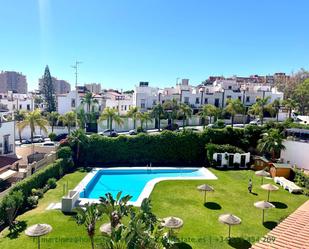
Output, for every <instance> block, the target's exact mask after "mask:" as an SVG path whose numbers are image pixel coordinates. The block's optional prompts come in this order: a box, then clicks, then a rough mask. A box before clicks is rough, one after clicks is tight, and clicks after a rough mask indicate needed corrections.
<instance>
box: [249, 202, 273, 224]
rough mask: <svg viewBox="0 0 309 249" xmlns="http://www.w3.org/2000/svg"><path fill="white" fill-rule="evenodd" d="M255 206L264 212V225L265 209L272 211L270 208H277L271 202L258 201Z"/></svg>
mask: <svg viewBox="0 0 309 249" xmlns="http://www.w3.org/2000/svg"><path fill="white" fill-rule="evenodd" d="M254 206H255V207H256V208H259V209H262V210H263V218H262V223H264V211H265V209H270V208H274V207H275V206H274V205H273V204H271V203H270V202H267V201H258V202H255V203H254Z"/></svg>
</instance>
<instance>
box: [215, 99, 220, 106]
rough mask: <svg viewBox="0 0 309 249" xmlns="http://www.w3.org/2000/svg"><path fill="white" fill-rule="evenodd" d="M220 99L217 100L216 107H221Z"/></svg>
mask: <svg viewBox="0 0 309 249" xmlns="http://www.w3.org/2000/svg"><path fill="white" fill-rule="evenodd" d="M219 103H220V99H215V107H219Z"/></svg>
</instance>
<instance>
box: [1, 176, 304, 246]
mask: <svg viewBox="0 0 309 249" xmlns="http://www.w3.org/2000/svg"><path fill="white" fill-rule="evenodd" d="M212 172H213V173H214V174H215V175H216V176H217V177H218V180H209V181H206V182H207V183H208V184H210V185H212V186H213V187H214V188H215V192H213V193H209V194H208V198H207V201H208V202H212V203H210V204H209V205H208V206H206V207H205V206H204V205H203V195H202V194H201V193H199V192H198V191H197V190H196V187H197V186H198V185H200V184H202V183H204V182H205V181H166V182H161V183H159V184H157V186H156V187H155V189H154V191H153V193H152V195H151V199H152V203H153V208H154V212H155V213H156V214H157V216H158V217H166V216H177V217H180V218H182V219H183V220H184V227H183V228H182V229H181V230H180V232H179V238H181V239H182V240H183V241H185V242H186V243H187V244H190V246H191V247H192V248H197V249H203V248H216V249H217V248H248V247H249V246H250V243H252V244H253V243H254V242H255V241H256V240H257V239H258V238H260V237H262V236H263V235H265V234H266V233H267V232H268V231H269V227H271V226H273V225H274V223H275V222H278V221H279V220H280V219H282V218H284V217H286V216H287V215H288V214H290V213H291V212H293V211H294V210H295V209H296V208H297V207H298V206H300V205H301V204H302V203H304V202H305V201H306V200H307V199H308V198H306V197H305V196H303V195H292V194H290V193H288V192H287V191H284V190H282V189H281V188H280V190H279V191H277V192H273V193H271V196H270V198H271V201H274V202H277V206H278V207H279V208H277V209H275V210H274V209H273V210H268V211H267V212H266V216H265V221H269V223H267V224H266V227H265V226H263V225H262V223H261V218H262V217H261V215H262V211H261V210H258V209H256V208H255V207H254V206H253V203H254V202H255V201H258V200H265V199H266V198H267V193H266V191H264V190H262V189H260V187H259V186H260V178H257V177H255V176H254V175H253V174H254V172H252V171H218V170H212ZM85 174H86V173H83V172H75V173H73V174H69V175H66V176H65V177H64V178H63V179H61V180H60V181H59V182H58V186H57V188H56V189H54V190H50V191H48V192H47V193H46V194H45V196H44V198H43V199H42V200H40V203H39V206H38V207H37V208H36V209H34V210H31V211H29V212H26V213H25V214H23V215H21V216H20V217H18V220H20V221H24V222H25V223H26V225H27V226H29V225H32V224H35V223H48V224H50V225H52V227H53V231H52V233H50V234H49V235H48V236H45V237H44V238H46V239H48V240H49V241H48V242H47V241H43V242H42V247H41V248H42V249H47V248H49V249H54V248H68V249H73V248H74V249H75V248H76V249H78V248H80V249H81V248H90V243H89V241H88V240H87V236H86V233H85V230H84V227H82V226H77V225H76V223H75V221H74V219H73V218H72V217H71V216H68V215H64V214H62V213H61V212H60V211H55V210H52V211H46V210H45V208H46V207H47V206H48V205H49V204H50V203H51V202H59V201H60V198H61V196H62V189H63V184H64V183H66V182H68V183H69V188H73V187H74V186H75V185H77V183H78V182H79V181H80V180H81V179H82V178H83V177H84V176H85ZM249 178H252V179H253V192H254V193H256V195H253V194H249V193H248V191H247V184H248V180H249ZM266 182H267V181H266ZM228 212H230V213H233V214H235V215H237V216H239V217H240V218H241V219H242V224H241V225H238V226H235V227H232V232H231V234H232V237H235V238H237V237H238V238H241V239H234V240H231V243H230V244H228V243H227V242H226V241H225V238H226V236H227V233H228V227H227V226H225V225H223V224H221V223H219V222H218V216H219V215H220V214H223V213H228ZM104 221H106V219H104V220H102V221H100V222H99V224H98V227H99V225H100V224H102V223H103V222H104ZM7 234H8V232H7V231H4V232H3V233H2V235H1V236H2V237H1V238H0V248H1V249H9V248H23V249H32V248H35V246H36V244H35V243H36V241H34V240H32V239H30V238H28V237H26V236H25V235H24V234H23V233H21V234H20V235H19V236H18V237H17V238H9V237H8V236H7ZM101 239H102V237H101V236H100V235H99V233H98V236H97V241H98V243H99V241H100V240H101ZM191 247H189V246H184V247H183V248H191ZM98 248H100V247H98Z"/></svg>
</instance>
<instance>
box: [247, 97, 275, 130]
mask: <svg viewBox="0 0 309 249" xmlns="http://www.w3.org/2000/svg"><path fill="white" fill-rule="evenodd" d="M269 99H270V97H269V96H268V97H266V98H262V99H257V100H256V102H255V103H254V104H253V105H252V106H251V107H250V109H249V113H250V114H252V115H258V116H259V118H260V120H261V124H262V125H263V122H264V110H265V106H266V105H267V103H268V101H269Z"/></svg>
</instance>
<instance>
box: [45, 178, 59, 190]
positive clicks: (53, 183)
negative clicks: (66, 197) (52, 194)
mask: <svg viewBox="0 0 309 249" xmlns="http://www.w3.org/2000/svg"><path fill="white" fill-rule="evenodd" d="M47 186H48V187H49V188H50V189H54V188H56V187H57V180H56V178H54V177H52V178H49V179H48V180H47Z"/></svg>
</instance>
